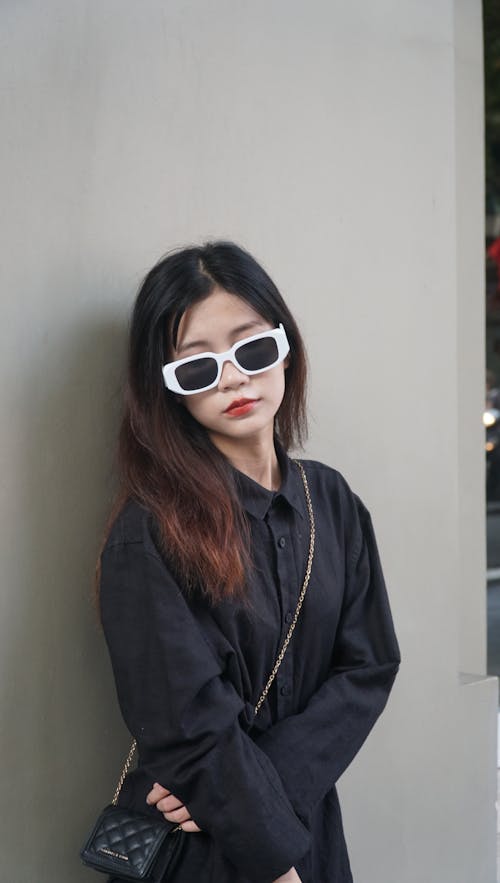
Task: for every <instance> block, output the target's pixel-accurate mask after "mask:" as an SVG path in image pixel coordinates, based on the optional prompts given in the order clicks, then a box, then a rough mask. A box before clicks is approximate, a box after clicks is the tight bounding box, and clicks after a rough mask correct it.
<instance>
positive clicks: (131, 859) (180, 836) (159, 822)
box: [80, 740, 188, 883]
mask: <svg viewBox="0 0 500 883" xmlns="http://www.w3.org/2000/svg"><path fill="white" fill-rule="evenodd" d="M135 749H136V743H135V740H134V742H133V743H132V747H131V749H130V751H129V755H128V757H127V760H126V762H125V766H124V768H123V770H122V774H121V776H120V781H119V782H118V786H117V789H116V791H115V796H114V797H113V801H112V803H110V804H109V806H106V807H105V809H103V811H102V812H101V814H100V816H99V818H98V819H97V822H96V823H95V825H94V827H93V829H92V831H91V832H90V835H89V836H88V838H87V840H86V842H85V844H84V846H83V847H82V849H81V850H80V858H81V859H82V861H83V862H84V864H86V865H89V867H91V868H93V869H94V870H95V871H102V872H103V873H105V874H111V875H112V877H113V879H114V878H117V879H118V880H120V881H121V880H143V881H144V883H160V881H162V880H164V879H165V877H166V875H167V874H168V873H169V872H170V871H171V870H173V866H174V865H175V864H176V863H177V859H178V858H179V855H180V853H181V851H182V847H183V845H184V842H185V838H186V836H188V835H187V833H186V831H183V830H182V828H181V826H180V825H177V826H176V827H174V828H172V827H171V826H169V823H168V822H167V821H165V819H163V817H161V818H160V814H159V813H158V818H157V819H156V818H154V817H152V816H150V815H147V814H146V813H141V812H137V811H136V810H131V809H126V808H125V807H121V806H118V805H117V802H118V796H119V794H120V791H121V788H122V785H123V782H124V780H125V776H126V775H127V771H128V768H129V766H130V762H131V760H132V757H133V755H134V752H135Z"/></svg>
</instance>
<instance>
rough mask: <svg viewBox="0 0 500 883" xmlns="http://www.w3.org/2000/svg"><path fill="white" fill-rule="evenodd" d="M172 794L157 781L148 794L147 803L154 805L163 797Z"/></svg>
mask: <svg viewBox="0 0 500 883" xmlns="http://www.w3.org/2000/svg"><path fill="white" fill-rule="evenodd" d="M169 794H170V791H169V790H168V788H164V787H163V785H159V784H158V782H155V783H154V785H153V787H152V788H151V791H150V792H149V793H148V794H147V796H146V803H149V804H150V805H153V806H154V804H156V803H158V801H159V800H161V799H162V797H167V796H168V795H169Z"/></svg>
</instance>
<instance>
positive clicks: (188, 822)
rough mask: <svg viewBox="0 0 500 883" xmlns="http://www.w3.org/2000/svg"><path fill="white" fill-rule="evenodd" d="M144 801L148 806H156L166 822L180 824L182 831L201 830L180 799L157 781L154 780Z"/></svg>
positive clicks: (194, 831)
mask: <svg viewBox="0 0 500 883" xmlns="http://www.w3.org/2000/svg"><path fill="white" fill-rule="evenodd" d="M146 803H148V804H150V806H156V809H158V810H159V811H160V812H161V813H162V815H163V816H164V818H166V820H167V821H168V822H176V823H177V824H178V825H181V827H182V830H183V831H190V832H193V833H196V832H198V831H201V828H199V827H198V825H197V824H196V822H195V821H194V820H193V819H192V818H191V815H190V813H189V810H188V808H187V806H184V804H183V803H182V801H181V800H179V798H178V797H176V796H175V794H172V792H171V791H169V790H168V788H164V787H163V785H160V784H159V783H158V782H155V783H154V785H153V787H152V788H151V791H149V793H148V795H147V796H146Z"/></svg>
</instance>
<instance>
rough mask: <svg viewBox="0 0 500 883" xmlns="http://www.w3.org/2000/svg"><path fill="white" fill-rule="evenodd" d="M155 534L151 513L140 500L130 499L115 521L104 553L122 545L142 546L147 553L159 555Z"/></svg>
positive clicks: (123, 505)
mask: <svg viewBox="0 0 500 883" xmlns="http://www.w3.org/2000/svg"><path fill="white" fill-rule="evenodd" d="M154 534H155V529H154V518H153V515H152V513H151V511H150V510H149V509H148V508H147V507H146V506H144V505H143V504H142V503H140V502H139V501H138V500H135V499H133V498H132V497H129V498H128V499H127V500H125V502H124V503H123V504H122V506H121V507H120V509H119V511H118V512H117V514H116V516H115V518H114V520H113V523H112V525H111V530H110V531H109V534H108V537H107V540H106V543H105V546H104V551H106V550H107V549H111V548H113V547H115V546H120V545H123V546H127V545H131V544H142V545H143V546H144V547H145V551H148V552H150V553H151V554H154V555H158V549H157V546H156V543H155V540H154Z"/></svg>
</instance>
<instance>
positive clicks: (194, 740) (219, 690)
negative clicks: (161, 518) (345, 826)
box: [101, 542, 310, 883]
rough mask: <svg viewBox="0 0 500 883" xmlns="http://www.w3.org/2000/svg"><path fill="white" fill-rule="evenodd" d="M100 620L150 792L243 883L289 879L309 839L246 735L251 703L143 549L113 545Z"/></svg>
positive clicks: (105, 560) (163, 570) (162, 568)
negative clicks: (209, 842) (158, 789)
mask: <svg viewBox="0 0 500 883" xmlns="http://www.w3.org/2000/svg"><path fill="white" fill-rule="evenodd" d="M101 613H102V622H103V627H104V632H105V636H106V641H107V644H108V648H109V651H110V655H111V662H112V666H113V671H114V675H115V681H116V686H117V693H118V699H119V703H120V707H121V710H122V714H123V717H124V720H125V722H126V723H127V726H128V728H129V730H130V732H131V733H132V734H133V736H134V737H135V738H136V739H137V743H138V748H139V753H140V758H141V764H143V765H145V769H146V770H147V772H148V774H149V773H151V787H152V785H153V782H154V781H158V782H159V783H160V784H162V785H164V786H165V787H166V788H168V789H169V790H170V791H172V793H173V794H175V795H176V796H177V797H178V798H179V799H180V800H182V802H183V803H184V804H185V805H186V806H187V807H188V809H189V811H190V813H191V816H192V818H193V819H194V820H195V821H196V823H197V824H198V825H199V827H200V828H201V829H202V830H203V831H205V832H206V833H207V834H209V835H210V836H211V837H212V838H213V839H214V840H215V841H216V842H217V845H218V847H219V848H220V851H221V852H222V854H223V855H225V856H226V858H227V859H228V860H229V861H230V862H232V863H233V865H234V866H235V868H236V869H238V870H239V872H240V873H241V874H242V876H244V877H245V879H248V880H250V881H255V883H268V881H269V883H270V881H273V880H274V879H275V878H276V877H278V876H280V875H281V874H284V873H285V872H286V871H288V870H289V868H290V867H292V866H293V865H294V864H295V863H296V862H297V861H298V860H299V858H300V857H301V856H303V855H304V854H305V852H306V851H307V850H308V848H309V846H310V834H309V832H308V830H307V829H306V827H305V826H304V825H303V824H302V822H301V821H300V820H299V819H298V817H297V815H296V814H295V812H294V810H293V807H292V806H291V803H290V801H289V799H288V797H287V795H286V793H285V791H284V788H283V784H282V782H281V780H280V777H279V775H278V774H277V772H276V770H275V768H274V766H273V764H272V762H271V761H270V759H269V757H267V756H266V754H265V753H264V752H263V751H262V750H261V749H260V748H259V747H258V746H257V745H256V744H255V742H254V741H253V740H252V739H251V738H250V736H248V735H247V734H246V733H245V731H244V729H243V728H242V725H241V723H240V721H239V716H240V714H241V713H242V710H243V709H244V705H245V703H244V702H243V700H242V699H241V698H240V696H239V695H238V693H237V692H236V690H235V689H234V687H233V685H232V684H231V683H230V682H229V680H227V679H225V678H224V676H223V667H222V665H221V664H220V661H219V659H218V658H217V656H216V654H215V653H214V652H213V650H212V648H211V646H210V645H209V644H208V642H207V640H206V638H205V636H204V634H203V632H202V630H201V629H200V627H199V625H198V623H197V621H196V619H195V618H194V617H193V615H192V612H191V610H190V608H189V605H188V604H187V602H186V600H185V598H184V596H183V594H182V592H181V591H180V589H179V587H178V585H177V584H176V582H175V580H174V579H173V577H172V575H171V573H170V571H169V570H168V568H167V567H166V565H165V563H164V561H163V559H162V558H161V557H160V556H159V555H156V554H154V552H153V551H152V550H151V549H149V547H148V546H145V545H144V544H143V543H141V542H129V543H116V544H114V545H113V544H111V545H108V547H107V548H106V549H105V551H104V553H103V556H102V579H101ZM189 836H195V837H196V836H199V835H196V834H192V835H189Z"/></svg>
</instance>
